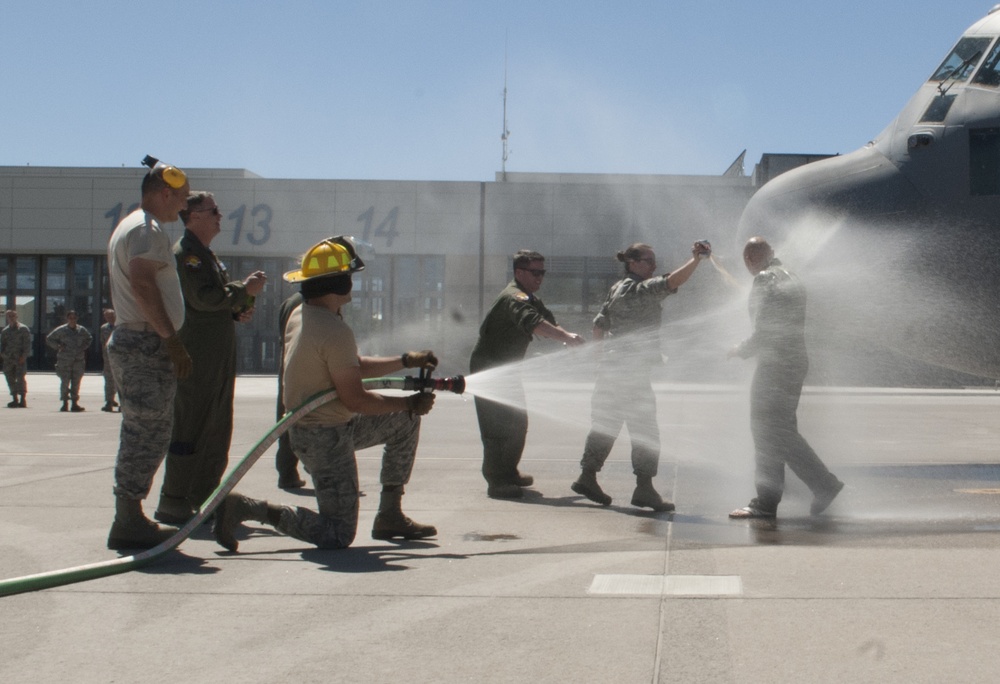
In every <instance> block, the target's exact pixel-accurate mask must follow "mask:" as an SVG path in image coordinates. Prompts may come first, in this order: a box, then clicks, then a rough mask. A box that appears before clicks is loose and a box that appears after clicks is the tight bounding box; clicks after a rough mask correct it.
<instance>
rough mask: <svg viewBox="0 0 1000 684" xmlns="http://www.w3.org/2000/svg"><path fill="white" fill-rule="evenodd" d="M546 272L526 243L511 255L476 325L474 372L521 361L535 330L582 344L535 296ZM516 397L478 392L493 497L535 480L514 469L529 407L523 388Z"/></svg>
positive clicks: (512, 494) (514, 493) (513, 493)
mask: <svg viewBox="0 0 1000 684" xmlns="http://www.w3.org/2000/svg"><path fill="white" fill-rule="evenodd" d="M544 277H545V257H544V256H542V255H541V254H539V253H538V252H534V251H531V250H526V249H522V250H520V251H519V252H518V253H517V254H515V255H514V279H513V280H512V281H510V283H508V284H507V287H505V288H504V289H503V291H502V292H501V293H500V295H499V296H498V297H497V298H496V301H494V302H493V306H492V307H491V308H490V312H489V313H488V314H487V315H486V319H485V320H484V321H483V324H482V326H480V328H479V341H478V342H476V346H475V348H474V349H473V350H472V359H471V360H470V362H469V367H470V370H471V371H472V372H473V373H478V372H479V371H483V370H486V369H488V368H495V367H497V366H502V365H504V364H509V363H516V362H518V361H520V360H521V359H523V358H524V355H525V353H526V352H527V350H528V344H529V343H530V342H531V340H532V339H534V336H535V335H541V336H542V337H548V338H550V339H553V340H557V341H559V342H564V343H565V344H569V345H573V346H575V345H579V344H583V337H581V336H580V335H578V334H576V333H571V332H568V331H566V330H563V329H562V328H560V327H559V326H558V325H557V324H556V318H555V316H554V315H553V314H552V312H551V311H549V310H548V308H547V307H546V306H545V304H543V303H542V300H541V299H539V298H538V297H536V296H535V293H536V292H538V290H539V288H541V286H542V280H543V278H544ZM518 386H520V385H518ZM517 399H519V401H518V402H517V404H518V405H516V406H508V405H506V404H501V403H499V402H496V401H491V400H489V399H483V398H481V397H476V416H477V417H478V419H479V433H480V436H481V437H482V440H483V477H484V478H486V484H487V488H486V494H487V495H488V496H490V497H492V498H494V499H519V498H521V497H522V496H523V495H524V493H523V492H522V491H521V488H522V487H530V486H531V484H532V483H533V482H534V479H533V478H532V477H531V476H530V475H522V474H521V473H520V472H519V471H518V469H517V466H518V464H519V463H520V462H521V454H522V452H523V451H524V442H525V439H526V437H527V435H528V412H527V411H525V410H524V409H523V408H521V406H523V405H524V393H523V391H522V392H521V393H520V395H519V396H518V397H517Z"/></svg>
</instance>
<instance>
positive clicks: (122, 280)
mask: <svg viewBox="0 0 1000 684" xmlns="http://www.w3.org/2000/svg"><path fill="white" fill-rule="evenodd" d="M145 163H147V165H148V166H150V171H149V173H147V174H146V176H145V178H143V180H142V204H141V205H140V207H139V208H138V209H136V210H135V211H133V212H132V213H131V214H129V215H128V216H126V217H125V218H123V219H122V220H121V222H120V223H119V224H118V226H117V227H116V228H115V230H114V232H113V233H112V234H111V240H110V241H109V242H108V272H109V275H110V280H111V301H112V302H113V306H114V309H115V312H116V313H117V318H118V325H117V326H116V327H115V331H114V332H113V333H112V334H111V339H110V340H108V358H109V359H110V360H111V371H112V373H114V377H115V384H116V385H117V386H118V396H119V399H120V400H121V413H122V427H121V437H120V444H119V447H118V457H117V459H116V461H115V486H114V493H115V519H114V522H113V523H112V524H111V531H110V533H109V534H108V548H109V549H149V548H153V547H154V546H157V545H159V544H160V543H161V542H163V541H166V540H167V539H169V538H170V537H171V536H172V535H173V533H175V532H176V531H177V530H176V529H175V528H173V527H161V526H160V525H157V524H156V523H154V522H153V521H151V520H149V519H148V518H147V517H146V516H145V514H144V513H143V511H142V500H143V499H145V498H146V496H147V495H148V494H149V488H150V486H151V485H152V483H153V475H154V474H155V473H156V470H157V468H159V467H160V463H161V462H162V461H163V458H164V456H165V455H166V453H167V446H168V445H169V443H170V428H171V425H172V424H173V417H174V393H175V392H176V390H177V378H183V377H187V376H188V375H189V374H190V373H191V357H190V356H189V355H188V353H187V350H186V349H185V348H184V344H183V342H181V340H180V338H179V337H178V336H177V331H178V330H180V328H181V325H183V323H184V298H183V295H182V294H181V286H180V281H179V280H178V278H177V268H176V266H175V261H174V253H173V250H172V249H171V246H170V237H169V236H168V235H167V233H166V232H165V231H164V230H163V224H165V223H172V222H173V221H176V220H177V217H178V213H179V212H180V211H181V210H182V209H184V208H185V207H186V206H187V196H188V192H189V191H190V190H191V188H190V186H189V185H188V181H187V176H186V175H185V173H184V172H183V171H181V170H180V169H178V168H177V167H175V166H168V165H166V164H163V163H161V162H158V161H156V160H155V159H152V158H150V157H147V158H146V162H145Z"/></svg>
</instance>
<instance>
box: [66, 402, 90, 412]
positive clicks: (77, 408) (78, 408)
mask: <svg viewBox="0 0 1000 684" xmlns="http://www.w3.org/2000/svg"><path fill="white" fill-rule="evenodd" d="M69 410H70V411H72V412H73V413H82V412H83V411H86V410H87V409H85V408H83V407H82V406H80V405H79V404H78V403H76V402H75V401H74V402H73V405H72V406H70V408H69Z"/></svg>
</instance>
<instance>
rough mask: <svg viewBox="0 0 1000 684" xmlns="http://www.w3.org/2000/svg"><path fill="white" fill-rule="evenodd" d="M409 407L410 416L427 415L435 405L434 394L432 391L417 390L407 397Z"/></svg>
mask: <svg viewBox="0 0 1000 684" xmlns="http://www.w3.org/2000/svg"><path fill="white" fill-rule="evenodd" d="M406 404H407V406H408V407H409V411H410V417H411V418H412V417H413V416H426V415H427V414H428V413H430V412H431V408H433V406H434V394H433V393H432V392H417V393H416V394H411V395H410V396H408V397H407V398H406Z"/></svg>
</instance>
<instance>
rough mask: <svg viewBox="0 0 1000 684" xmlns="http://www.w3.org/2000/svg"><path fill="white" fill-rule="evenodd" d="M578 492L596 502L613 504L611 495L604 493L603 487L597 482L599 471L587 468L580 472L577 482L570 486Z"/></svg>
mask: <svg viewBox="0 0 1000 684" xmlns="http://www.w3.org/2000/svg"><path fill="white" fill-rule="evenodd" d="M569 488H570V489H572V490H573V491H574V492H576V493H577V494H582V495H583V496H585V497H587V498H588V499H590V500H591V501H593V502H594V503H599V504H601V505H602V506H610V505H611V497H610V496H608V495H607V494H605V493H604V490H603V489H601V485H599V484H597V471H596V470H587V469H586V468H585V469H584V470H583V471H582V472H581V473H580V477H578V478H576V482H574V483H573V484H571V485H570V486H569Z"/></svg>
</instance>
